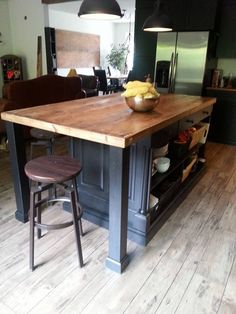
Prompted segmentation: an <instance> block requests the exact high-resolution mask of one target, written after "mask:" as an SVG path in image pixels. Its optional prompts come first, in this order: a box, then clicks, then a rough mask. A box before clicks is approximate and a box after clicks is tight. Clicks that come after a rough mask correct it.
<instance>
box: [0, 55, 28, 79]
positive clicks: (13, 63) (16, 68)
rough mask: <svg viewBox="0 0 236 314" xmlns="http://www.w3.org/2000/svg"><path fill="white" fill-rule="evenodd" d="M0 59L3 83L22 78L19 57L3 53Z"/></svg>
mask: <svg viewBox="0 0 236 314" xmlns="http://www.w3.org/2000/svg"><path fill="white" fill-rule="evenodd" d="M0 59H1V66H2V77H3V83H4V84H7V83H9V82H11V81H16V80H22V79H23V75H22V65H21V58H19V57H17V56H15V55H4V56H2V57H1V58H0Z"/></svg>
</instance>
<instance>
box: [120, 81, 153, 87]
mask: <svg viewBox="0 0 236 314" xmlns="http://www.w3.org/2000/svg"><path fill="white" fill-rule="evenodd" d="M151 86H152V84H151V83H149V82H141V81H129V82H128V83H127V84H124V85H123V87H124V88H125V89H129V88H139V87H148V88H149V87H151Z"/></svg>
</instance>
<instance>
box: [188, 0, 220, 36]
mask: <svg viewBox="0 0 236 314" xmlns="http://www.w3.org/2000/svg"><path fill="white" fill-rule="evenodd" d="M188 9H189V14H188V20H187V27H188V28H189V29H190V30H195V31H198V30H199V31H202V30H213V29H214V27H215V19H216V12H217V0H198V1H196V0H192V1H189V8H188Z"/></svg>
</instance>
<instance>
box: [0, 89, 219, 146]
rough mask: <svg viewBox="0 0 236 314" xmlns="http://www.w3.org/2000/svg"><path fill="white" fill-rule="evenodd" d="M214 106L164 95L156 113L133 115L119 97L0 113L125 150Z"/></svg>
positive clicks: (5, 117) (194, 98)
mask: <svg viewBox="0 0 236 314" xmlns="http://www.w3.org/2000/svg"><path fill="white" fill-rule="evenodd" d="M215 102H216V98H210V97H200V96H188V95H176V94H163V95H161V98H160V102H159V104H158V105H157V107H156V109H155V110H154V111H152V112H148V113H138V112H133V111H132V110H131V109H129V108H128V106H127V105H126V102H125V99H124V98H123V97H121V96H120V94H119V93H117V94H111V95H106V96H97V97H90V98H86V99H78V100H72V101H66V102H61V103H56V104H49V105H43V106H38V107H32V108H26V109H19V110H13V111H8V112H3V113H2V115H1V116H2V119H3V120H6V121H10V122H14V123H18V124H22V125H26V126H31V127H36V128H41V129H44V130H48V131H52V132H56V133H60V134H64V135H68V136H73V137H77V138H81V139H85V140H89V141H94V142H98V143H102V144H107V145H111V146H116V147H121V148H124V147H127V146H129V145H131V144H132V143H134V142H136V141H137V140H138V139H140V138H142V137H144V136H146V135H150V134H152V133H154V132H156V131H158V130H160V129H162V128H164V127H166V126H168V125H170V124H172V123H174V122H176V121H178V120H180V119H182V118H184V117H187V116H188V115H190V114H192V113H195V112H197V111H200V110H202V109H204V108H206V107H208V106H210V105H213V104H214V103H215Z"/></svg>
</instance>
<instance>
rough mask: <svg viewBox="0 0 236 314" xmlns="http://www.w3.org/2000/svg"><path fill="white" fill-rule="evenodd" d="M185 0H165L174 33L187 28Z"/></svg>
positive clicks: (186, 4)
mask: <svg viewBox="0 0 236 314" xmlns="http://www.w3.org/2000/svg"><path fill="white" fill-rule="evenodd" d="M186 6H187V7H188V6H189V4H188V2H187V3H186V0H167V9H168V13H169V14H170V18H171V21H172V25H173V30H174V31H185V30H187V29H186V26H187V7H186Z"/></svg>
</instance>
